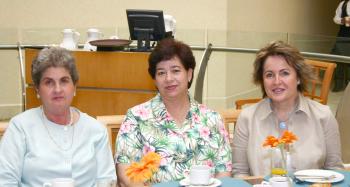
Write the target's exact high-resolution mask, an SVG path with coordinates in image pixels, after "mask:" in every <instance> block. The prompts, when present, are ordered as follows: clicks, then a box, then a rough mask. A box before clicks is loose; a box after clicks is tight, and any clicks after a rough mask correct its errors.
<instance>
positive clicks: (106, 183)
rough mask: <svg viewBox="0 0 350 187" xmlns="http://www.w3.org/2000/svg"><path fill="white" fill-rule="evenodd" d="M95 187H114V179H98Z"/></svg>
mask: <svg viewBox="0 0 350 187" xmlns="http://www.w3.org/2000/svg"><path fill="white" fill-rule="evenodd" d="M96 184H97V185H96V186H97V187H116V186H117V181H116V180H114V179H100V180H97V182H96Z"/></svg>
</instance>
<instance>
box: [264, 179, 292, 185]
mask: <svg viewBox="0 0 350 187" xmlns="http://www.w3.org/2000/svg"><path fill="white" fill-rule="evenodd" d="M269 183H270V185H271V187H291V184H292V183H291V181H290V179H289V178H288V177H271V178H270V179H269Z"/></svg>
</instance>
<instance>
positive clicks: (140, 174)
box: [126, 162, 152, 182]
mask: <svg viewBox="0 0 350 187" xmlns="http://www.w3.org/2000/svg"><path fill="white" fill-rule="evenodd" d="M126 176H128V177H129V179H130V181H132V182H144V181H146V180H147V179H149V178H151V177H152V172H151V171H150V170H149V169H148V168H147V167H145V165H144V164H143V163H135V162H134V163H132V164H131V165H130V166H129V167H128V168H127V169H126Z"/></svg>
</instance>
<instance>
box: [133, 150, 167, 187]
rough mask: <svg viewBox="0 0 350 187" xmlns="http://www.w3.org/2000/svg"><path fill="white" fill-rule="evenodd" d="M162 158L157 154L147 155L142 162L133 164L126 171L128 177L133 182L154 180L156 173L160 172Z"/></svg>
mask: <svg viewBox="0 0 350 187" xmlns="http://www.w3.org/2000/svg"><path fill="white" fill-rule="evenodd" d="M160 160H161V157H160V155H159V154H157V153H155V152H149V153H147V154H146V155H145V156H144V157H143V158H142V159H141V161H140V162H133V163H132V164H131V165H130V166H129V167H128V168H127V169H126V176H128V177H129V179H130V181H131V182H135V183H140V182H146V181H147V180H150V179H151V178H152V175H153V173H154V172H156V171H158V168H159V165H160Z"/></svg>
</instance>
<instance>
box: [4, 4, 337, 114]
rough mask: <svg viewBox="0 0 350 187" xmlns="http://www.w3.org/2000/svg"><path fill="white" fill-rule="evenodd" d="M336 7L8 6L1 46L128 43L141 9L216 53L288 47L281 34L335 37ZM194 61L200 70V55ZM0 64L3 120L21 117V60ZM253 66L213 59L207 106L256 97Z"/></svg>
mask: <svg viewBox="0 0 350 187" xmlns="http://www.w3.org/2000/svg"><path fill="white" fill-rule="evenodd" d="M336 4H337V2H333V1H329V0H319V1H316V0H293V1H291V0H264V1H261V0H251V1H246V0H221V1H220V0H219V1H212V0H192V1H187V0H178V1H166V2H164V1H161V0H148V1H141V0H98V1H97V0H93V1H81V0H80V1H68V0H50V1H47V0H33V1H22V0H2V6H0V12H1V14H0V44H15V43H16V42H17V41H21V42H22V43H26V44H43V43H46V44H50V43H56V44H58V43H59V42H60V40H61V33H60V31H61V29H62V28H68V27H69V28H76V29H78V31H80V32H81V40H80V42H81V43H82V42H84V40H85V37H86V36H85V35H86V34H85V30H86V29H87V28H90V27H96V28H99V29H101V30H102V31H103V32H104V34H105V37H108V36H110V35H114V34H118V35H119V36H120V37H122V38H127V37H128V32H127V21H126V15H125V9H128V8H135V9H161V10H163V11H164V13H166V14H171V15H173V16H174V17H175V18H176V20H177V31H178V32H177V38H179V39H180V40H183V41H185V42H186V43H189V44H191V45H206V44H207V43H208V42H212V43H213V44H214V45H215V46H232V47H253V48H259V47H261V46H262V45H263V44H265V43H266V42H267V41H270V40H274V39H285V38H286V35H285V34H281V32H282V33H287V32H288V33H299V34H321V35H334V33H335V31H336V29H337V27H336V26H335V25H334V24H333V23H332V17H333V14H334V9H335V7H336ZM195 54H196V59H197V62H199V61H200V58H201V55H202V52H195ZM0 57H1V58H0V69H1V70H4V69H6V70H7V73H1V74H0V80H1V83H0V119H1V118H6V117H9V116H12V115H13V114H15V113H17V112H19V111H20V103H21V100H20V83H19V82H20V81H19V66H18V59H17V53H16V52H13V51H11V52H9V51H4V52H1V53H0ZM253 59H254V56H253V55H249V54H233V53H232V54H227V53H213V54H212V57H211V58H210V63H209V67H208V71H207V77H206V82H205V83H206V84H205V88H204V90H205V93H204V96H205V98H204V101H205V103H207V104H208V105H210V106H212V107H214V108H225V107H228V106H232V104H231V103H232V102H233V100H235V99H236V98H239V97H241V96H244V95H247V94H252V93H253V92H254V91H255V93H256V91H257V88H256V87H255V86H253V85H251V84H250V77H249V76H250V74H251V63H252V61H253ZM198 65H199V64H198ZM198 67H199V66H198ZM197 70H198V69H197ZM3 80H6V81H3ZM193 88H194V86H193ZM193 88H192V89H191V91H192V92H193ZM13 106H15V107H13ZM4 111H6V112H4Z"/></svg>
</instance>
